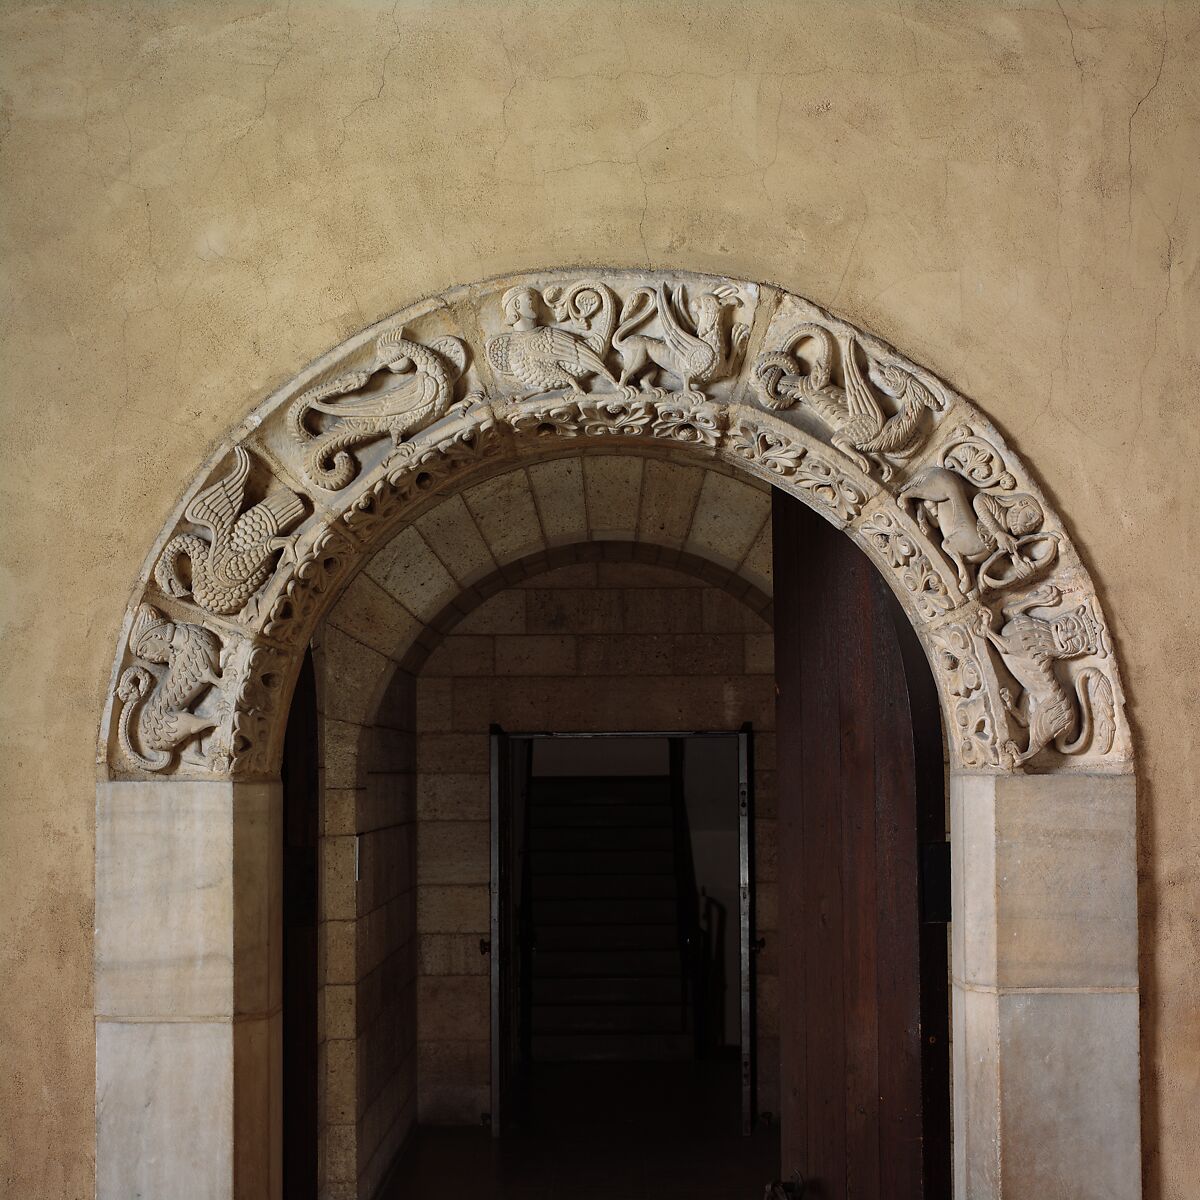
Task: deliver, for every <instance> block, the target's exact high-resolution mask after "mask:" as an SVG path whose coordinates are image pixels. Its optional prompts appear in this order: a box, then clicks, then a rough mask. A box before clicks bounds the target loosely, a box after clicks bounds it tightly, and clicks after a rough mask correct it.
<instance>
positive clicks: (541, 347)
mask: <svg viewBox="0 0 1200 1200" xmlns="http://www.w3.org/2000/svg"><path fill="white" fill-rule="evenodd" d="M588 287H589V290H590V291H592V292H594V293H595V294H596V295H597V296H598V297H599V299H600V302H601V304H602V305H603V304H611V301H610V300H609V297H608V296H607V295H606V294H605V293H607V292H608V289H607V288H603V289H601V288H599V287H597V286H595V285H588ZM578 291H579V289H578V288H575V289H572V294H574V293H576V292H578ZM537 304H538V296H537V292H536V291H535V290H534V289H533V288H531V287H514V288H509V289H508V291H507V292H505V293H504V295H503V297H502V298H501V305H502V306H503V308H504V316H505V320H506V322H507V323H508V325H509V326H511V330H510V332H508V333H501V334H497V335H496V336H495V337H494V338H492V339H491V340H490V341H489V342H488V344H487V356H488V361H489V362H490V363H491V364H492V366H493V367H494V368H495V369H496V370H497V371H499V372H500V374H501V375H507V376H508V377H509V378H510V379H515V380H517V382H518V383H520V384H521V385H522V386H523V387H527V388H529V389H530V391H531V392H533V393H538V392H553V391H558V390H559V389H562V388H570V389H571V390H572V391H573V392H579V393H582V392H583V388H582V386H581V385H580V382H579V381H580V380H581V379H587V378H588V377H589V376H592V375H601V376H603V377H604V378H605V379H607V380H608V381H609V382H610V383H615V382H616V381H615V380H614V379H613V376H612V372H611V371H609V369H608V368H607V367H606V366H605V365H604V360H603V359H602V358H601V357H600V356H601V354H603V352H604V342H605V340H606V339H605V337H604V336H603V335H601V336H595V335H593V336H592V337H588V336H587V335H585V334H577V333H573V332H571V331H570V330H567V329H556V328H555V327H554V326H552V325H540V324H538V308H537ZM567 308H569V301H564V302H563V304H562V305H560V311H561V312H562V315H566V310H567Z"/></svg>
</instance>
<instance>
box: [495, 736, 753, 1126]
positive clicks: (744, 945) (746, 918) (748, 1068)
mask: <svg viewBox="0 0 1200 1200" xmlns="http://www.w3.org/2000/svg"><path fill="white" fill-rule="evenodd" d="M753 734H754V729H753V726H752V725H751V723H750V722H749V721H747V722H746V723H745V724H744V725H742V727H741V728H740V729H653V730H645V729H639V730H604V731H583V730H579V731H558V732H554V731H550V730H523V731H520V732H516V731H510V730H507V729H503V728H501V727H500V726H499V725H493V726H491V730H490V750H491V753H490V759H489V765H490V771H491V809H490V812H491V832H490V838H489V840H490V844H491V855H490V867H491V870H490V878H489V880H488V896H489V903H490V914H489V924H488V928H489V932H490V938H491V940H490V943H489V947H488V949H489V951H490V955H489V957H490V959H491V961H490V963H489V964H488V974H489V983H490V989H491V1022H492V1027H491V1043H492V1085H491V1100H492V1111H491V1127H492V1136H493V1137H499V1136H500V1134H501V1132H502V1115H503V1103H504V1097H503V1096H502V1094H501V1093H502V1091H503V1089H502V1087H501V1072H500V1067H501V1055H502V1053H503V1046H502V1039H501V1038H500V1029H501V1017H502V1014H501V1005H502V1003H503V995H502V983H501V978H500V961H501V957H502V952H503V950H504V949H505V947H504V936H503V930H502V929H501V900H502V897H501V895H500V856H501V839H500V836H499V835H500V822H501V821H502V820H508V819H509V818H510V816H511V814H510V813H509V812H508V811H507V809H506V807H505V804H504V800H505V797H504V795H503V788H502V786H501V775H502V771H501V767H502V765H505V760H506V756H505V754H504V749H505V747H506V746H509V745H511V744H512V743H513V742H518V741H526V742H535V741H550V740H559V741H572V740H575V741H584V740H590V739H604V738H608V739H615V738H661V739H663V740H670V739H672V738H736V739H737V751H738V935H739V964H740V971H739V974H740V976H741V986H740V988H739V1006H740V1010H741V1012H740V1015H741V1039H742V1045H741V1080H742V1134H743V1136H745V1135H748V1134H749V1133H750V1132H751V1131H752V1130H753V1128H754V1119H755V1111H754V1081H755V1074H756V1071H755V1068H756V1065H757V1064H756V1054H755V1045H754V1035H755V1027H756V1022H755V1014H754V999H755V989H754V952H755V949H756V946H755V941H754V887H753V875H754V843H753V825H752V822H753V819H754V818H753V811H754V805H753V797H754V788H753V778H754V775H753V766H752V744H753ZM502 810H503V811H502Z"/></svg>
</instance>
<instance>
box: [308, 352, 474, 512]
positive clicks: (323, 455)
mask: <svg viewBox="0 0 1200 1200" xmlns="http://www.w3.org/2000/svg"><path fill="white" fill-rule="evenodd" d="M466 368H467V350H466V347H465V346H464V345H463V343H462V342H461V341H459V339H458V338H455V337H441V338H436V339H435V340H434V341H432V342H431V343H430V344H429V345H428V346H422V345H420V344H419V343H417V342H414V341H410V340H409V339H408V338H406V337H405V336H404V333H403V330H402V329H395V330H392V331H391V332H389V333H385V334H382V335H381V336H380V337H379V339H378V340H377V342H376V343H375V355H374V359H373V361H372V363H371V365H369V366H368V367H366V368H364V369H362V370H354V371H348V372H346V373H345V374H342V375H338V376H337V377H336V378H334V379H331V380H329V381H328V382H326V383H321V384H318V385H317V386H315V387H311V388H309V389H308V390H307V391H306V392H304V393H303V394H302V395H300V396H298V397H297V398H296V399H295V400H294V401H293V402H292V405H291V408H290V409H289V410H288V427H289V430H290V432H291V435H292V438H293V440H294V441H295V442H296V444H297V445H298V446H299V447H300V449H301V450H302V451H303V452H304V474H305V476H306V477H307V478H308V479H309V480H310V481H311V482H312V483H314V484H316V485H317V487H321V488H325V489H326V490H327V491H340V490H341V489H342V488H344V487H345V486H346V485H347V484H348V483H350V481H351V480H352V479H353V478H354V477H355V475H357V474H358V470H359V467H358V463H357V462H356V461H355V459H354V457H353V455H352V454H351V453H350V451H351V450H353V449H355V448H356V447H357V446H360V445H362V444H363V443H365V442H370V441H374V440H375V439H376V438H380V437H390V438H391V439H392V441H393V443H395V445H396V446H399V445H400V444H401V443H402V442H403V441H404V439H405V438H406V437H409V436H410V435H412V434H414V433H416V432H417V431H418V430H420V429H423V428H425V426H427V425H430V424H432V423H433V422H434V421H436V420H437V419H438V418H439V417H441V416H443V415H444V414H445V412H446V410H447V409H448V408H449V407H450V404H451V402H452V400H453V398H454V384H455V381H456V380H457V379H458V378H459V376H461V375H462V373H463V372H464V371H465V370H466ZM385 371H386V372H388V373H389V374H391V375H393V376H395V377H396V378H395V379H394V380H391V381H388V382H386V383H384V384H383V385H382V386H378V385H377V379H376V377H377V376H380V375H382V373H383V372H385ZM314 419H319V420H320V421H321V422H322V427H321V428H320V430H319V431H315V430H314V429H313V427H312V422H313V421H314Z"/></svg>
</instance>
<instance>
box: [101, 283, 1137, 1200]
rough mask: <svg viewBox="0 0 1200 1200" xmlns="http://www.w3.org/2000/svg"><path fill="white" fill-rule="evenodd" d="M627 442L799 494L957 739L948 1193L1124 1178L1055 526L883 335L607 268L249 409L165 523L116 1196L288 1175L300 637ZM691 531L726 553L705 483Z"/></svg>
mask: <svg viewBox="0 0 1200 1200" xmlns="http://www.w3.org/2000/svg"><path fill="white" fill-rule="evenodd" d="M614 451H616V452H619V456H620V458H622V459H624V460H627V461H632V460H637V461H644V462H647V463H648V462H658V463H661V462H667V463H684V462H696V463H704V464H705V465H706V466H708V467H710V468H716V470H717V474H719V475H720V476H721V477H723V478H730V479H732V478H733V477H734V475H737V476H741V477H745V478H749V479H753V480H756V481H758V482H759V484H760V486H761V484H768V485H771V486H775V487H779V488H782V489H784V490H785V491H788V492H789V493H791V494H793V495H795V496H797V497H799V498H800V499H801V500H803V501H804V502H805V503H807V504H809V505H810V506H811V507H813V508H814V509H815V510H816V511H817V512H819V513H820V514H821V515H822V516H823V517H824V518H825V519H827V520H829V521H830V522H832V523H833V524H835V525H836V526H838V527H840V528H842V529H843V530H844V531H845V532H846V533H847V534H848V536H850V537H851V538H852V539H853V540H854V541H855V542H856V543H857V544H858V545H859V546H860V547H861V548H862V549H863V550H864V551H865V552H866V553H867V554H868V555H869V556H870V557H871V558H872V559H873V561H874V562H875V563H876V565H877V566H878V568H879V570H880V571H881V573H882V574H883V575H884V577H885V578H886V579H887V580H888V582H889V583H890V585H891V586H892V588H893V590H894V591H895V592H896V594H897V596H898V597H899V598H900V600H901V602H902V604H903V605H904V607H905V610H906V612H907V613H908V615H909V618H910V619H911V621H912V623H913V625H914V628H915V629H916V631H917V633H918V636H919V637H920V639H921V641H922V644H923V645H924V647H925V649H926V653H927V655H928V657H929V660H930V663H931V666H932V667H933V671H934V675H935V679H936V681H937V684H938V687H939V691H940V695H941V701H942V707H943V715H944V724H945V727H946V728H947V730H948V731H949V737H948V741H949V755H950V762H951V768H952V787H951V793H952V826H953V841H954V861H955V878H956V884H955V896H954V936H955V949H954V962H955V980H954V1021H955V1034H954V1044H955V1105H956V1120H955V1141H956V1184H957V1188H958V1193H959V1194H960V1195H969V1196H972V1197H975V1196H989V1195H999V1194H1000V1193H1001V1191H1003V1193H1004V1195H1005V1196H1008V1197H1011V1196H1018V1197H1019V1196H1025V1195H1029V1196H1032V1195H1034V1194H1038V1193H1043V1192H1044V1191H1045V1189H1046V1188H1047V1187H1048V1186H1049V1187H1051V1189H1052V1190H1055V1189H1057V1190H1059V1191H1061V1190H1062V1188H1063V1187H1065V1186H1066V1183H1065V1182H1064V1181H1070V1187H1072V1188H1075V1189H1076V1190H1077V1192H1078V1194H1081V1195H1082V1194H1090V1192H1092V1191H1094V1190H1096V1189H1097V1188H1099V1187H1100V1186H1101V1185H1103V1187H1105V1188H1107V1189H1108V1190H1115V1191H1119V1192H1120V1193H1121V1194H1129V1195H1132V1194H1135V1193H1136V1190H1137V1187H1138V1183H1137V1180H1138V1175H1139V1170H1138V1161H1139V1156H1138V1087H1137V968H1136V896H1135V890H1134V873H1133V840H1134V834H1133V829H1134V825H1133V776H1132V774H1131V769H1132V746H1131V742H1130V735H1129V730H1128V726H1127V723H1126V721H1125V718H1124V713H1123V697H1122V691H1121V685H1120V679H1119V675H1118V672H1117V668H1116V663H1115V651H1114V649H1113V647H1112V644H1111V637H1110V635H1109V632H1108V628H1107V624H1106V622H1105V618H1104V616H1103V613H1102V611H1101V608H1100V605H1099V602H1098V600H1097V597H1096V594H1095V589H1094V587H1093V586H1092V583H1091V580H1090V578H1089V576H1088V574H1087V572H1086V569H1085V568H1084V566H1083V565H1082V563H1081V561H1080V559H1079V556H1078V554H1077V553H1076V551H1075V549H1074V547H1073V546H1072V544H1071V542H1070V539H1069V536H1068V534H1067V532H1066V530H1065V528H1064V526H1063V524H1062V522H1061V521H1060V520H1059V518H1058V517H1057V516H1056V515H1055V513H1054V512H1053V511H1052V510H1051V509H1050V507H1049V505H1048V504H1047V502H1046V500H1045V498H1044V496H1043V495H1042V494H1041V492H1040V490H1039V488H1038V486H1037V484H1036V482H1034V480H1033V479H1032V478H1031V477H1030V476H1029V474H1028V472H1027V471H1026V469H1025V468H1024V466H1023V465H1022V464H1021V463H1020V462H1019V460H1018V459H1017V458H1016V456H1015V455H1014V454H1013V453H1012V451H1011V450H1010V449H1009V448H1008V447H1007V446H1006V445H1005V443H1004V441H1003V439H1002V438H1001V437H1000V435H999V434H998V432H997V431H996V430H995V429H994V428H993V427H992V426H991V424H990V423H989V422H988V421H987V420H986V418H984V417H983V416H982V414H980V413H979V412H978V410H977V409H975V408H974V407H973V406H972V405H971V404H969V403H968V402H967V401H966V400H964V399H963V398H962V397H960V396H958V395H956V394H955V393H954V392H953V391H952V390H951V389H949V388H948V387H947V386H946V385H945V384H943V383H941V382H940V381H939V380H937V379H935V378H933V377H932V376H930V375H929V374H928V373H927V372H924V371H922V370H921V369H920V368H918V367H916V366H914V365H913V364H911V363H909V362H907V360H905V359H903V358H902V357H901V356H899V355H898V354H896V353H895V352H894V351H892V350H891V349H890V348H889V347H887V346H885V345H883V344H882V343H880V342H878V341H877V340H875V339H873V338H871V337H870V336H869V335H867V334H864V333H862V332H860V331H858V330H855V329H854V328H853V327H851V326H849V325H847V324H846V323H844V322H842V321H839V320H837V319H836V318H834V317H832V316H830V315H829V314H827V313H825V312H823V311H822V310H820V309H818V308H816V307H815V306H813V305H811V304H809V303H808V302H806V301H804V300H802V299H800V298H798V297H795V296H792V295H790V294H787V293H784V292H781V291H779V290H778V289H774V288H770V287H765V286H761V285H756V284H750V283H744V282H739V281H730V280H715V279H712V278H708V277H701V276H692V275H682V274H674V273H668V274H663V275H645V274H634V273H629V272H618V271H589V272H586V273H584V272H551V273H541V274H537V275H530V276H525V277H520V278H514V279H507V280H501V281H493V282H488V283H483V284H478V285H473V286H471V287H466V288H461V289H458V290H456V291H453V292H450V293H447V294H445V295H443V296H439V297H435V298H432V299H430V300H427V301H424V302H422V303H419V304H417V305H414V306H411V307H410V308H408V309H405V310H403V311H402V312H400V313H398V314H397V315H396V316H395V317H393V318H389V319H388V320H386V321H384V322H382V323H381V324H380V325H378V326H375V327H373V328H372V329H369V330H366V331H364V332H363V333H361V334H359V335H357V336H356V337H355V338H352V339H350V341H348V342H347V343H345V344H344V345H343V346H341V347H339V348H338V349H336V350H334V351H332V352H331V353H330V354H329V355H327V356H326V357H325V358H323V359H322V360H320V361H319V362H317V363H316V364H314V365H313V366H312V367H310V368H309V369H307V370H306V371H304V372H303V373H302V374H301V375H300V376H298V377H297V378H296V379H295V380H294V381H293V382H292V383H290V384H289V385H287V386H286V387H285V388H283V389H281V390H280V391H279V392H278V393H276V394H275V395H274V396H272V397H271V398H270V399H268V400H267V401H265V402H264V403H263V404H262V405H260V406H259V407H258V408H257V409H256V410H255V411H254V412H253V413H252V414H251V415H250V416H249V417H248V418H247V419H246V421H245V422H243V424H242V425H241V426H240V427H239V428H238V429H237V430H236V431H235V432H234V434H233V435H232V436H231V438H230V440H229V441H228V442H227V443H225V444H224V445H223V446H222V447H221V448H220V449H219V450H218V451H217V452H216V453H215V454H214V456H213V457H212V459H211V460H210V462H209V464H208V465H207V466H206V468H205V469H204V470H203V471H202V472H201V474H200V475H199V476H198V477H197V478H196V480H195V481H194V483H193V484H192V486H191V487H190V488H189V489H188V491H187V493H186V494H185V496H184V499H183V500H182V501H181V504H180V506H179V509H178V511H177V512H176V514H174V515H173V517H172V519H171V520H170V521H169V522H168V524H167V526H166V527H165V528H164V530H163V533H162V536H161V537H160V539H159V541H158V543H157V544H156V546H155V547H154V549H153V550H152V553H151V554H150V556H149V558H148V559H147V563H146V567H145V570H144V573H143V577H142V580H143V581H142V584H141V586H140V587H139V589H138V592H137V594H136V595H135V597H134V599H133V601H132V602H131V604H130V606H129V609H128V611H127V615H126V620H125V624H124V626H123V629H122V635H121V639H120V644H119V647H118V653H117V657H116V662H115V664H114V671H113V682H112V691H111V694H110V699H109V703H108V705H107V707H106V711H105V714H104V719H103V722H102V727H101V741H100V747H99V763H100V768H101V783H100V789H99V797H98V815H97V936H96V956H97V963H96V974H97V982H96V1015H97V1160H98V1161H97V1177H98V1181H99V1182H98V1193H99V1194H100V1195H101V1196H109V1195H113V1196H116V1195H122V1196H123V1195H126V1194H129V1193H130V1192H131V1191H136V1190H137V1189H139V1188H140V1189H142V1190H143V1192H146V1193H154V1194H157V1193H158V1192H160V1191H161V1190H162V1187H161V1186H160V1185H159V1183H158V1182H157V1181H159V1180H166V1179H170V1180H174V1179H176V1178H178V1177H179V1176H180V1175H182V1174H184V1173H187V1172H192V1173H194V1172H197V1171H198V1172H200V1173H201V1174H202V1175H203V1178H204V1179H205V1180H208V1181H211V1184H207V1183H206V1185H205V1190H203V1191H201V1192H198V1193H197V1194H204V1195H213V1196H217V1195H234V1194H236V1195H247V1196H249V1195H256V1196H257V1195H268V1194H277V1193H278V1188H279V1182H278V1170H277V1154H278V1150H277V1144H278V1143H277V1088H278V1083H277V1079H278V1015H279V1010H280V1004H281V1002H282V998H281V997H280V995H279V992H278V972H277V971H276V970H273V969H272V962H273V961H274V960H275V954H276V949H275V946H276V942H277V936H278V932H277V931H278V912H277V910H276V905H277V899H278V897H277V891H275V890H273V888H274V884H273V882H272V881H273V880H274V879H276V878H277V871H276V870H275V868H274V867H273V866H272V864H273V862H274V857H273V856H275V855H276V849H275V848H276V847H277V845H278V839H277V837H275V836H274V831H276V830H277V826H278V807H279V802H278V787H277V785H276V784H275V783H274V782H273V781H274V780H275V779H276V778H277V774H278V765H279V757H280V751H281V745H282V736H283V729H284V726H285V723H286V716H287V710H288V699H289V696H290V691H291V686H292V681H293V680H294V678H295V675H296V672H297V671H298V669H299V665H300V662H301V659H302V655H303V651H304V648H305V647H306V646H307V644H308V642H309V641H310V639H311V637H312V636H313V633H314V631H315V630H316V629H317V627H318V625H319V623H320V622H321V620H322V619H323V618H324V617H325V615H326V614H327V613H329V612H330V611H331V609H332V607H333V605H334V604H335V602H336V601H337V600H338V598H339V596H341V595H342V594H343V592H345V591H346V589H347V588H349V587H351V586H353V582H354V580H355V578H356V576H358V573H359V572H360V570H361V569H362V568H363V566H364V564H365V563H366V562H367V561H368V560H369V559H370V557H371V556H372V554H373V553H374V552H375V551H376V550H377V549H379V548H380V547H381V546H383V545H385V544H387V543H389V542H391V541H392V539H394V538H395V537H396V536H397V535H398V534H400V533H401V531H403V530H406V529H408V528H410V527H412V526H413V525H414V523H416V522H418V521H419V520H420V519H421V518H422V517H423V515H424V514H433V513H434V512H435V511H437V509H438V507H439V506H440V505H441V504H442V503H443V501H444V500H445V499H446V498H447V497H449V496H453V495H458V494H462V495H463V496H464V498H465V497H467V496H469V495H471V494H472V493H474V494H475V495H478V494H479V491H480V489H481V488H486V487H487V485H488V483H489V481H493V489H492V493H491V494H488V493H486V492H485V493H484V494H485V495H489V498H488V500H487V502H486V503H482V504H479V505H478V506H477V509H476V510H473V518H474V520H475V522H476V523H477V525H478V527H479V528H480V529H481V530H484V529H485V528H490V529H491V530H493V531H494V534H495V537H496V539H497V541H498V543H504V541H505V539H506V538H507V539H509V541H510V542H511V543H512V544H511V546H510V547H509V551H508V552H510V553H512V554H513V555H514V557H520V556H522V555H526V554H529V553H538V552H539V551H538V548H537V547H536V546H527V545H524V544H522V540H523V539H522V536H521V534H520V522H518V521H516V520H514V519H512V514H511V512H510V511H509V508H508V505H509V501H510V499H511V495H510V494H509V493H507V492H506V491H505V488H504V484H503V481H504V479H505V478H506V476H508V475H509V474H510V473H511V471H512V469H513V467H514V466H518V465H522V466H525V467H528V468H529V469H531V470H532V469H533V466H534V465H535V464H542V463H550V462H553V461H554V460H556V459H561V458H562V457H563V456H572V457H579V456H580V455H583V456H585V459H587V458H590V457H591V456H592V455H596V454H602V455H607V456H610V457H611V456H613V454H614ZM730 472H732V473H733V474H732V475H731V474H730ZM645 474H646V472H645V470H643V475H642V477H643V483H642V485H641V486H643V487H644V478H645ZM620 493H621V488H620V487H617V488H616V489H615V491H614V492H613V493H612V495H613V497H614V499H615V498H616V497H618V496H619V495H620ZM642 494H643V493H639V495H642ZM585 504H586V499H585ZM711 522H712V529H713V531H714V532H713V540H714V544H717V545H719V542H720V533H721V528H722V505H721V501H720V498H719V495H718V497H717V499H716V500H715V501H714V503H713V506H712V512H711ZM635 533H636V531H635ZM433 536H435V537H436V536H437V535H436V534H434V535H433ZM554 536H557V535H556V534H555V532H554V529H553V523H552V522H551V524H550V526H549V527H548V526H547V524H546V522H545V521H544V520H543V521H541V537H542V539H543V544H544V545H545V546H547V547H549V545H550V544H551V539H552V538H553V537H554ZM634 540H635V541H636V540H637V538H636V536H635V539H634ZM647 541H653V539H652V538H649V539H647ZM718 561H719V558H718ZM401 576H402V580H401V585H400V586H404V587H411V588H412V589H414V590H416V591H418V592H419V591H421V589H427V587H428V583H429V581H428V578H427V577H425V576H423V575H422V574H421V573H420V571H419V570H417V569H405V570H402V571H401ZM414 636H419V635H418V634H416V633H415V631H414ZM197 872H199V875H198V874H197ZM201 879H203V885H202V884H201ZM1047 1063H1050V1064H1052V1066H1051V1067H1050V1068H1048V1067H1047V1065H1046V1064H1047ZM147 1114H148V1115H147ZM184 1129H186V1130H187V1131H188V1134H189V1136H188V1138H182V1137H181V1136H180V1133H181V1131H182V1130H184ZM273 1131H275V1132H273ZM1092 1181H1095V1184H1094V1186H1093V1182H1092Z"/></svg>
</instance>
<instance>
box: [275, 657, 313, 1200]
mask: <svg viewBox="0 0 1200 1200" xmlns="http://www.w3.org/2000/svg"><path fill="white" fill-rule="evenodd" d="M282 780H283V1194H284V1195H285V1196H287V1197H289V1200H291V1198H292V1197H295V1198H296V1200H307V1198H311V1200H316V1195H317V844H318V837H319V833H320V830H319V827H318V811H319V809H318V803H317V692H316V680H315V676H314V674H313V663H312V655H311V654H306V655H305V656H304V665H303V666H302V667H301V669H300V677H299V679H298V680H297V682H296V691H295V694H294V696H293V699H292V708H291V712H290V713H289V715H288V725H287V734H286V737H285V739H284V745H283V768H282Z"/></svg>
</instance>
